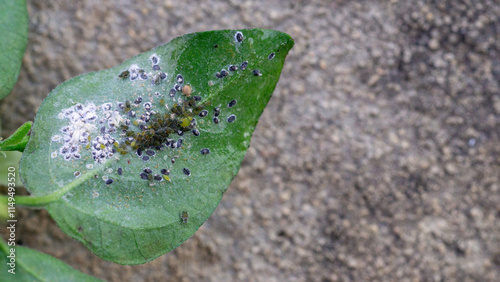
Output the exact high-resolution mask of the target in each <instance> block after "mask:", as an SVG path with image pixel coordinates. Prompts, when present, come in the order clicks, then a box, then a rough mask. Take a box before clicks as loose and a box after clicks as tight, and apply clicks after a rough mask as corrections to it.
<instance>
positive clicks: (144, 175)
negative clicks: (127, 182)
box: [139, 172, 148, 180]
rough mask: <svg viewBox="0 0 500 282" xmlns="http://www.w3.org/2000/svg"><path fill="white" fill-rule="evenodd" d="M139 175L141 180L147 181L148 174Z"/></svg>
mask: <svg viewBox="0 0 500 282" xmlns="http://www.w3.org/2000/svg"><path fill="white" fill-rule="evenodd" d="M139 175H140V176H141V178H142V179H145V180H147V179H148V174H147V173H144V172H141V174H139Z"/></svg>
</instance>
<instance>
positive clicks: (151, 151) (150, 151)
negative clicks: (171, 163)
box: [146, 150, 156, 157]
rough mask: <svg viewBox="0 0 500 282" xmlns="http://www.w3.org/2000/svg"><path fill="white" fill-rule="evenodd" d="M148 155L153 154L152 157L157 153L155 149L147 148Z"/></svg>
mask: <svg viewBox="0 0 500 282" xmlns="http://www.w3.org/2000/svg"><path fill="white" fill-rule="evenodd" d="M146 155H148V156H151V157H152V156H154V155H156V152H155V151H153V150H146Z"/></svg>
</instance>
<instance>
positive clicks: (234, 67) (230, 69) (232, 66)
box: [229, 65, 238, 71]
mask: <svg viewBox="0 0 500 282" xmlns="http://www.w3.org/2000/svg"><path fill="white" fill-rule="evenodd" d="M237 70H238V67H237V66H235V65H230V66H229V71H237Z"/></svg>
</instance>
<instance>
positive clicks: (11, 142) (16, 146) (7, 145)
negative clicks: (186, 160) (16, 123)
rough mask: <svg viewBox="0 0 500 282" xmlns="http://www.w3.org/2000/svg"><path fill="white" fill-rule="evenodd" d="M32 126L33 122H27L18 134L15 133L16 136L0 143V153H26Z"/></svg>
mask: <svg viewBox="0 0 500 282" xmlns="http://www.w3.org/2000/svg"><path fill="white" fill-rule="evenodd" d="M32 125H33V123H32V122H31V121H28V122H25V123H24V124H23V125H21V127H19V128H18V129H17V130H16V132H14V134H12V135H11V136H9V137H8V138H7V139H5V140H2V141H0V151H19V152H22V151H24V148H25V147H26V144H27V143H28V140H29V136H28V133H29V132H30V129H31V126H32Z"/></svg>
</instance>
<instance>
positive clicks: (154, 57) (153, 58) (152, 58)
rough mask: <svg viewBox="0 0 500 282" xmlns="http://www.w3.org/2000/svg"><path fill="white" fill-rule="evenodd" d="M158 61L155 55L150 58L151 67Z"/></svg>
mask: <svg viewBox="0 0 500 282" xmlns="http://www.w3.org/2000/svg"><path fill="white" fill-rule="evenodd" d="M159 61H160V60H159V59H158V57H156V56H155V55H153V56H151V62H152V63H153V65H157V64H158V63H159Z"/></svg>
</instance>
